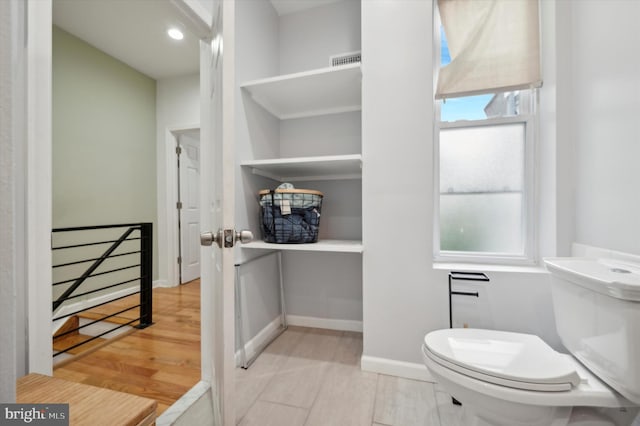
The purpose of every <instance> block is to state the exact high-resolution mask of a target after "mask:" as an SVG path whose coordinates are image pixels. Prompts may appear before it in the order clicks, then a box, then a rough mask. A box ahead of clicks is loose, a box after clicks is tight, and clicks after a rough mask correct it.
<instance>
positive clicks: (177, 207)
mask: <svg viewBox="0 0 640 426" xmlns="http://www.w3.org/2000/svg"><path fill="white" fill-rule="evenodd" d="M181 208H182V201H178V202H177V203H176V209H178V210H180V209H181Z"/></svg>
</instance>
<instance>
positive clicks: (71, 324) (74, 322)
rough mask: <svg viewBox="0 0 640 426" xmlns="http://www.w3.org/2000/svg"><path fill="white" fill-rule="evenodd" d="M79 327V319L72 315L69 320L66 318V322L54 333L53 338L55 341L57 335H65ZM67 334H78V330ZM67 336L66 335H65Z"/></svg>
mask: <svg viewBox="0 0 640 426" xmlns="http://www.w3.org/2000/svg"><path fill="white" fill-rule="evenodd" d="M79 326H80V319H79V318H78V316H77V315H73V316H71V317H69V318H67V320H66V321H65V322H64V324H62V326H61V327H60V328H59V329H58V330H57V331H56V332H55V334H54V335H53V338H54V339H55V338H56V337H58V336H59V335H61V334H62V333H66V332H68V331H70V330H75V329H77V328H78V327H79ZM69 334H78V330H75V331H74V332H73V333H69ZM67 336H68V334H67Z"/></svg>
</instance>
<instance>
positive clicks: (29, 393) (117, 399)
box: [16, 373, 158, 426]
mask: <svg viewBox="0 0 640 426" xmlns="http://www.w3.org/2000/svg"><path fill="white" fill-rule="evenodd" d="M16 390H17V402H18V403H19V404H45V403H46V404H69V417H70V419H69V424H70V425H107V424H109V425H122V426H147V425H152V424H154V422H155V419H156V409H157V405H158V404H157V402H156V401H154V400H152V399H148V398H143V397H140V396H135V395H130V394H127V393H123V392H116V391H113V390H110V389H103V388H98V387H95V386H90V385H85V384H81V383H74V382H69V381H67V380H63V379H58V378H55V377H49V376H44V375H41V374H35V373H32V374H29V375H28V376H25V377H22V378H20V379H18V383H17V389H16Z"/></svg>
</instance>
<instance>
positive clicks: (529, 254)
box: [433, 95, 537, 265]
mask: <svg viewBox="0 0 640 426" xmlns="http://www.w3.org/2000/svg"><path fill="white" fill-rule="evenodd" d="M534 99H535V95H534ZM435 102H436V108H435V109H437V110H438V111H437V113H438V115H439V112H440V111H439V110H440V101H435ZM533 109H534V113H533V114H526V115H519V116H514V117H500V118H489V119H486V120H468V121H467V120H461V121H454V122H440V121H439V119H436V120H434V144H433V147H434V157H433V158H434V162H433V171H434V176H433V185H434V186H433V188H434V191H433V194H434V199H433V208H434V215H433V217H434V226H433V236H434V238H433V253H434V261H435V262H447V263H452V262H461V263H482V264H500V265H534V264H536V262H537V259H536V256H535V253H536V250H535V248H536V244H537V241H536V229H535V223H536V222H535V199H536V185H535V170H536V159H535V157H536V155H535V154H536V148H535V147H536V145H537V143H536V135H537V132H536V128H537V119H536V114H535V110H536V108H535V105H534V106H533ZM520 123H522V124H524V126H525V140H524V144H525V146H524V149H525V152H524V156H525V158H524V169H525V170H524V190H523V196H524V203H523V204H524V206H523V212H522V213H523V216H524V217H523V221H522V226H523V228H524V229H523V234H524V236H525V243H524V247H523V253H522V254H518V255H515V254H514V255H510V254H507V253H491V252H463V251H443V250H440V130H442V129H456V128H470V127H481V126H496V125H503V124H520Z"/></svg>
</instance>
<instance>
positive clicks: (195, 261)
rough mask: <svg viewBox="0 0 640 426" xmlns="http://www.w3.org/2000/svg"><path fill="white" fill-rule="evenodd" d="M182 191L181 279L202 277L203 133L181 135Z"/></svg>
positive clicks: (180, 173)
mask: <svg viewBox="0 0 640 426" xmlns="http://www.w3.org/2000/svg"><path fill="white" fill-rule="evenodd" d="M178 146H179V147H180V149H179V150H178V152H179V160H178V164H179V168H180V169H179V182H180V185H179V188H180V189H179V191H180V192H179V194H180V203H181V206H180V281H181V283H186V282H189V281H193V280H195V279H196V278H200V134H199V132H187V133H183V134H181V135H180V136H179V137H178Z"/></svg>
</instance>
